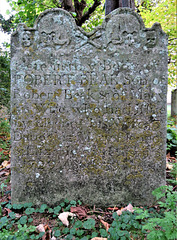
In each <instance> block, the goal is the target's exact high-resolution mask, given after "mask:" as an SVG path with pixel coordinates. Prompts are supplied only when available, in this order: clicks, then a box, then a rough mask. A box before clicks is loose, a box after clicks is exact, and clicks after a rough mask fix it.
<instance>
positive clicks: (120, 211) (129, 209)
mask: <svg viewBox="0 0 177 240" xmlns="http://www.w3.org/2000/svg"><path fill="white" fill-rule="evenodd" d="M123 211H129V212H134V210H133V206H132V205H131V203H129V204H128V206H127V207H125V208H121V209H120V210H118V211H117V215H118V216H120V215H121V214H122V212H123Z"/></svg>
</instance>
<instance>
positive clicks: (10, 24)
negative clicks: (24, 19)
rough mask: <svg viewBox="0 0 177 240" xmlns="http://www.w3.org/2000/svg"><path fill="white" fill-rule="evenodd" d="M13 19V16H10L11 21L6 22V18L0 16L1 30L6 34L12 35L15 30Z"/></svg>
mask: <svg viewBox="0 0 177 240" xmlns="http://www.w3.org/2000/svg"><path fill="white" fill-rule="evenodd" d="M13 18H14V17H13V16H10V17H9V19H7V20H5V18H4V17H3V16H2V15H1V14H0V30H3V31H4V32H6V33H11V31H12V29H13V28H14V24H13Z"/></svg>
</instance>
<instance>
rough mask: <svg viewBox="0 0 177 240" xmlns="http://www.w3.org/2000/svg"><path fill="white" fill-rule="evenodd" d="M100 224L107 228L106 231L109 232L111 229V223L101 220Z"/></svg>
mask: <svg viewBox="0 0 177 240" xmlns="http://www.w3.org/2000/svg"><path fill="white" fill-rule="evenodd" d="M100 222H101V223H102V224H103V226H104V227H105V228H106V231H107V232H108V230H109V228H110V225H109V223H107V222H105V221H103V220H102V219H100Z"/></svg>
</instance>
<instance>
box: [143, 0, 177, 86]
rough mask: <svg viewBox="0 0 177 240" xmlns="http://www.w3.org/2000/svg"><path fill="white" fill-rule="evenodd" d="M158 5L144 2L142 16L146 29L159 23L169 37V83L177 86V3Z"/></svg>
mask: <svg viewBox="0 0 177 240" xmlns="http://www.w3.org/2000/svg"><path fill="white" fill-rule="evenodd" d="M158 2H159V3H158V4H155V5H153V4H152V1H143V4H144V5H143V4H142V5H141V7H140V8H139V10H140V14H141V16H142V18H143V20H144V22H145V25H146V27H151V26H152V25H153V24H154V23H155V22H159V23H160V24H161V26H162V29H163V30H164V31H165V32H166V33H167V35H168V53H169V66H168V73H169V76H168V83H169V84H170V85H171V86H175V85H176V66H177V64H176V60H177V55H176V44H177V38H176V20H175V19H176V16H175V12H176V6H175V5H176V3H175V0H161V1H158ZM145 3H146V5H145Z"/></svg>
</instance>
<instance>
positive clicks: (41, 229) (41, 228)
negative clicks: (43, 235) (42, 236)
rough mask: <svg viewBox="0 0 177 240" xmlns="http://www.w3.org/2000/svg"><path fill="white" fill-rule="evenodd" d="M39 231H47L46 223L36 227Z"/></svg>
mask: <svg viewBox="0 0 177 240" xmlns="http://www.w3.org/2000/svg"><path fill="white" fill-rule="evenodd" d="M36 230H37V232H45V228H44V224H39V225H38V226H37V227H36Z"/></svg>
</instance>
